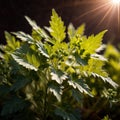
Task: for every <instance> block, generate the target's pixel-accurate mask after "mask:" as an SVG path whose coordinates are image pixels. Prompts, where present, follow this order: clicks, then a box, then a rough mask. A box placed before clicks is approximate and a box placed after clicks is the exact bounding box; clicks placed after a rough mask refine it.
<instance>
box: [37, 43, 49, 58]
mask: <svg viewBox="0 0 120 120" xmlns="http://www.w3.org/2000/svg"><path fill="white" fill-rule="evenodd" d="M37 46H38V50H39V51H40V53H41V54H42V55H43V56H45V57H46V58H49V55H48V54H47V51H46V49H45V47H44V46H43V44H42V43H40V42H38V43H37Z"/></svg>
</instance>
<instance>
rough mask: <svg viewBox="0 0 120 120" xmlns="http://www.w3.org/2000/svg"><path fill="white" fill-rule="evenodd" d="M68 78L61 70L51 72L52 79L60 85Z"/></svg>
mask: <svg viewBox="0 0 120 120" xmlns="http://www.w3.org/2000/svg"><path fill="white" fill-rule="evenodd" d="M67 78H68V77H67V76H66V75H65V74H64V73H63V72H62V71H60V70H57V71H55V70H53V71H52V72H51V79H52V80H55V81H56V82H57V83H58V84H62V82H63V81H64V80H66V79H67Z"/></svg>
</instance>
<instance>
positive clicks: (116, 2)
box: [112, 0, 120, 5]
mask: <svg viewBox="0 0 120 120" xmlns="http://www.w3.org/2000/svg"><path fill="white" fill-rule="evenodd" d="M112 3H113V4H116V5H117V4H120V0H112Z"/></svg>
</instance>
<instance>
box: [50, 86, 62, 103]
mask: <svg viewBox="0 0 120 120" xmlns="http://www.w3.org/2000/svg"><path fill="white" fill-rule="evenodd" d="M49 91H50V92H52V93H53V95H54V96H55V97H56V98H57V100H58V101H59V102H61V95H62V87H59V86H56V85H53V84H51V85H49Z"/></svg>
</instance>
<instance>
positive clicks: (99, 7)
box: [77, 3, 108, 19]
mask: <svg viewBox="0 0 120 120" xmlns="http://www.w3.org/2000/svg"><path fill="white" fill-rule="evenodd" d="M107 5H108V3H105V4H103V5H100V6H98V7H96V8H94V9H91V10H90V11H88V12H85V13H83V14H82V15H80V16H79V17H78V18H77V19H79V18H81V17H84V16H86V15H88V14H89V13H93V12H96V11H97V10H100V9H101V8H104V7H106V6H107Z"/></svg>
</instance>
